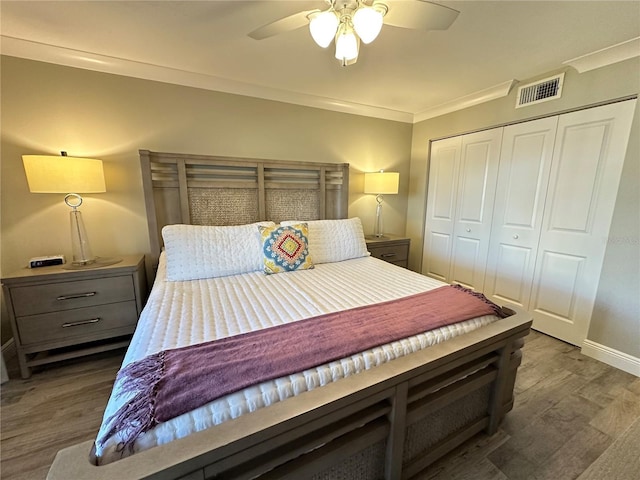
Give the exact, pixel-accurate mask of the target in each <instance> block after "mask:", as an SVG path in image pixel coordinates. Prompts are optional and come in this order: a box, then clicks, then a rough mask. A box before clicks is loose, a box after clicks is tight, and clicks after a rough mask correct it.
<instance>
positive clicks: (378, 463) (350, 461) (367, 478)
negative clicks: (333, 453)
mask: <svg viewBox="0 0 640 480" xmlns="http://www.w3.org/2000/svg"><path fill="white" fill-rule="evenodd" d="M385 448H386V442H385V441H381V442H378V443H374V444H373V445H370V446H368V447H367V448H365V449H364V450H361V451H360V452H358V453H356V454H355V455H351V456H350V457H349V458H347V459H345V460H344V462H342V463H341V464H340V465H338V466H336V467H331V468H328V469H326V470H324V471H322V472H319V473H316V474H315V475H313V476H312V477H310V478H311V480H378V479H383V478H384V460H385Z"/></svg>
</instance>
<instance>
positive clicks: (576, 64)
mask: <svg viewBox="0 0 640 480" xmlns="http://www.w3.org/2000/svg"><path fill="white" fill-rule="evenodd" d="M638 56H640V37H636V38H632V39H631V40H627V41H626V42H621V43H617V44H615V45H612V46H610V47H607V48H603V49H601V50H596V51H595V52H591V53H587V54H586V55H582V56H580V57H576V58H572V59H571V60H567V61H566V62H562V64H563V65H569V66H571V67H573V68H575V69H576V70H577V71H578V73H584V72H588V71H589V70H595V69H596V68H600V67H606V66H607V65H612V64H614V63H618V62H622V61H624V60H629V59H630V58H634V57H638Z"/></svg>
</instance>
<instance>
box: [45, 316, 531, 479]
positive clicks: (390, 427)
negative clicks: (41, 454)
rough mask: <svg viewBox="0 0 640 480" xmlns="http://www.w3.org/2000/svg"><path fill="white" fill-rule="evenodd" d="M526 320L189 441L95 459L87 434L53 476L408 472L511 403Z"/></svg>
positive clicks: (372, 475) (400, 475)
mask: <svg viewBox="0 0 640 480" xmlns="http://www.w3.org/2000/svg"><path fill="white" fill-rule="evenodd" d="M530 326H531V318H530V316H529V315H528V314H526V313H524V312H516V314H515V315H512V316H510V317H508V318H505V319H502V320H499V321H497V322H495V323H493V324H491V325H488V326H486V327H483V328H482V329H479V330H476V331H473V332H470V333H468V334H465V335H462V336H460V337H456V338H454V339H451V340H448V341H447V342H444V343H442V344H439V345H436V346H433V347H430V348H427V349H425V350H423V351H420V352H417V353H414V354H412V355H409V356H406V357H403V358H400V359H396V360H394V361H392V362H389V363H387V364H384V365H381V366H379V367H376V368H374V369H371V370H368V371H366V372H363V373H361V374H358V375H354V376H352V377H348V378H345V379H342V380H340V381H338V382H335V383H333V384H330V385H327V386H325V387H322V388H318V389H316V390H313V391H310V392H306V393H304V394H302V395H300V396H298V397H294V398H290V399H288V400H286V401H283V402H280V403H277V404H275V405H272V406H270V407H268V408H264V409H262V410H259V411H257V412H254V413H252V414H249V415H245V416H242V417H240V418H238V419H235V420H232V421H229V422H226V423H223V424H221V425H218V426H217V427H215V428H212V429H209V430H205V431H202V432H198V433H196V434H193V435H190V436H189V437H187V438H184V439H181V440H177V441H174V442H171V443H169V444H166V445H162V446H159V447H155V448H152V449H150V450H147V451H144V452H140V453H138V454H135V455H134V456H132V457H127V458H124V459H122V460H120V461H117V462H114V463H111V464H108V465H105V466H99V467H96V466H94V465H92V464H91V463H90V461H89V452H90V448H91V442H85V443H83V444H80V445H76V446H74V447H70V448H68V449H64V450H61V451H60V452H59V453H58V455H57V456H56V459H55V460H54V463H53V465H52V467H51V470H50V472H49V475H48V478H49V479H51V480H57V479H69V478H75V479H83V478H87V479H88V478H90V479H96V480H99V479H102V478H104V479H107V478H150V479H151V478H152V479H170V478H171V479H182V480H196V479H198V480H204V479H249V478H254V477H257V476H260V478H261V479H265V480H275V479H296V480H298V479H302V478H310V479H314V480H324V479H326V480H328V479H333V478H353V479H360V478H362V479H380V478H384V479H387V480H391V479H406V478H411V477H412V476H414V475H416V474H417V473H419V472H420V471H422V470H423V469H425V468H426V467H427V466H428V465H429V464H431V463H432V462H434V461H435V460H437V459H438V458H440V457H441V456H442V455H444V454H446V453H447V452H449V451H451V450H452V449H453V448H455V447H456V446H458V445H460V444H461V443H463V442H464V441H466V440H467V439H469V438H471V437H472V436H474V435H476V434H477V433H478V432H480V431H482V430H485V431H487V432H488V433H493V432H495V430H496V429H497V428H498V425H499V423H500V421H501V419H502V418H503V416H504V415H505V414H506V413H507V412H508V411H509V410H510V409H511V408H512V406H513V387H514V383H515V378H516V371H517V368H518V366H519V365H520V360H521V352H520V348H521V347H522V345H523V338H524V337H525V336H526V335H527V334H528V333H529V328H530Z"/></svg>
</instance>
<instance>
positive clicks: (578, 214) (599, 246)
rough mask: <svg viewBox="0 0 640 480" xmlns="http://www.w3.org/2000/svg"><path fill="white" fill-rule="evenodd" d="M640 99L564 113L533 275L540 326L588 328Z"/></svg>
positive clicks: (565, 333) (563, 335)
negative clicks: (636, 103)
mask: <svg viewBox="0 0 640 480" xmlns="http://www.w3.org/2000/svg"><path fill="white" fill-rule="evenodd" d="M634 109H635V100H631V101H626V102H620V103H615V104H611V105H605V106H602V107H597V108H591V109H587V110H581V111H579V112H573V113H568V114H565V115H561V116H560V117H559V122H558V133H557V140H556V143H555V148H554V154H553V162H552V169H551V174H550V177H549V188H548V192H549V193H548V195H547V196H548V199H547V204H546V206H545V212H544V216H543V222H542V232H541V235H540V242H539V247H538V251H539V252H540V253H539V254H538V258H537V260H536V267H535V272H534V280H533V290H532V292H533V298H535V299H536V300H535V303H534V304H533V307H534V308H532V311H533V317H534V323H533V326H534V328H536V329H538V330H541V331H543V332H545V333H548V334H549V335H552V336H555V337H558V338H560V339H562V340H564V341H567V342H569V343H572V344H574V345H582V342H583V341H584V339H585V338H586V336H587V332H588V329H589V322H590V320H591V314H592V311H593V304H594V301H595V297H596V293H597V290H598V282H599V278H600V271H601V268H602V262H603V260H604V254H605V249H606V245H607V241H606V239H607V236H608V234H609V227H610V225H611V218H612V216H613V209H614V206H615V201H616V196H617V191H618V184H619V182H620V175H621V172H622V165H623V163H624V157H625V153H626V149H627V142H628V139H629V132H630V129H631V121H632V119H633V113H634Z"/></svg>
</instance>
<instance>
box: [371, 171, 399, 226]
mask: <svg viewBox="0 0 640 480" xmlns="http://www.w3.org/2000/svg"><path fill="white" fill-rule="evenodd" d="M399 183H400V174H399V173H397V172H385V171H383V170H380V171H379V172H369V173H365V174H364V193H370V194H373V195H375V196H376V202H378V205H377V207H376V224H375V228H374V229H373V235H374V237H378V238H380V237H383V236H384V234H383V226H382V195H386V194H391V195H395V194H397V193H398V185H399Z"/></svg>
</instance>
